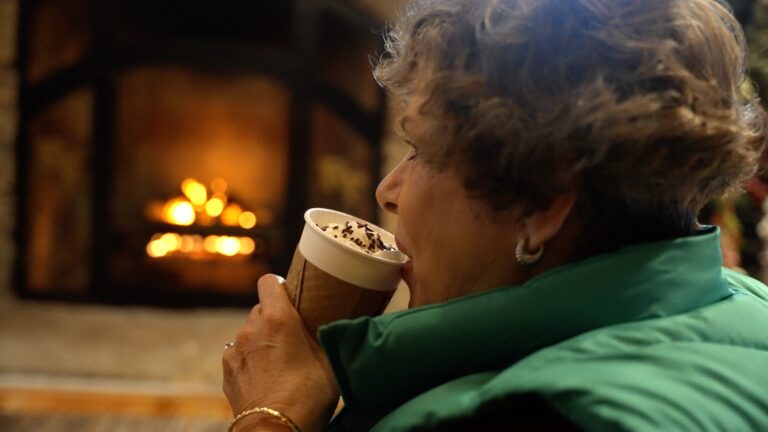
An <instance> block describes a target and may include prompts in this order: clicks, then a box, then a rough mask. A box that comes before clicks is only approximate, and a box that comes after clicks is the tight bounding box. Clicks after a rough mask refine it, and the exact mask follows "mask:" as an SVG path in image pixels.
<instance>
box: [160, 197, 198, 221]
mask: <svg viewBox="0 0 768 432" xmlns="http://www.w3.org/2000/svg"><path fill="white" fill-rule="evenodd" d="M163 219H164V220H165V221H166V222H168V223H169V224H173V225H181V226H189V225H192V224H193V223H195V209H194V207H192V203H190V202H189V201H186V200H184V199H183V198H176V199H173V200H170V201H168V203H167V204H166V205H165V208H164V210H163Z"/></svg>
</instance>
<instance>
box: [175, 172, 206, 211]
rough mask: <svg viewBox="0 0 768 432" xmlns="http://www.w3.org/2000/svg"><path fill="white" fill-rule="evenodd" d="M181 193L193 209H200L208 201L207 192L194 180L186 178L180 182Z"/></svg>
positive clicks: (203, 186)
mask: <svg viewBox="0 0 768 432" xmlns="http://www.w3.org/2000/svg"><path fill="white" fill-rule="evenodd" d="M181 191H182V192H183V193H184V195H186V196H187V198H189V201H190V202H191V203H192V204H193V205H194V206H195V207H198V208H199V207H202V206H203V205H204V204H205V202H206V201H207V200H208V190H207V189H206V188H205V185H204V184H202V183H200V182H198V181H197V180H195V179H191V178H188V179H185V180H184V181H183V182H181Z"/></svg>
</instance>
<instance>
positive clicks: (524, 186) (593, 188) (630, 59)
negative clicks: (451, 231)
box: [375, 0, 766, 231]
mask: <svg viewBox="0 0 768 432" xmlns="http://www.w3.org/2000/svg"><path fill="white" fill-rule="evenodd" d="M386 46H387V52H386V53H385V54H384V55H383V56H382V58H381V59H380V61H379V62H378V63H377V65H376V68H375V76H376V78H377V80H378V81H379V82H380V83H381V84H382V85H383V86H384V87H385V88H386V89H387V90H389V91H390V92H392V93H395V94H397V95H399V96H401V97H403V98H404V99H408V98H409V97H411V96H413V95H415V94H416V93H418V94H420V95H422V96H424V97H425V102H424V103H423V104H422V105H421V108H420V113H421V114H423V116H424V118H426V119H427V120H428V129H429V133H428V135H429V136H430V137H431V139H434V141H435V142H440V143H441V144H440V145H439V146H438V148H437V150H436V151H435V152H433V153H432V154H430V155H429V160H430V162H431V163H433V164H434V165H435V166H438V167H445V166H450V167H452V168H456V169H458V170H459V172H460V173H461V174H462V176H463V178H464V179H465V186H466V189H467V190H468V191H470V192H471V193H472V194H474V195H475V196H476V197H478V198H480V199H482V200H484V201H485V202H487V203H488V205H489V206H490V207H491V208H492V209H494V210H497V211H498V210H506V209H512V208H521V209H523V211H529V210H533V209H536V208H540V207H542V206H544V205H546V204H548V203H549V202H551V200H552V199H553V198H554V197H555V196H557V195H558V194H560V193H562V192H564V191H569V190H570V191H572V190H574V189H575V190H576V191H577V192H578V194H579V197H580V200H579V202H580V203H581V206H582V207H583V208H585V209H586V208H588V209H591V211H592V212H593V214H594V215H603V216H604V217H612V216H617V215H620V216H623V215H625V214H630V215H640V214H642V215H646V216H649V217H650V218H651V219H654V218H655V219H657V220H661V221H660V222H661V223H672V224H673V225H674V226H675V227H676V228H674V229H676V230H678V231H679V230H685V231H690V230H691V229H692V226H693V225H695V217H696V214H697V213H698V211H699V210H700V209H701V207H702V206H703V205H704V204H705V203H706V202H707V201H709V200H711V199H712V198H715V197H718V196H721V195H723V194H725V193H727V192H729V191H731V190H733V189H734V188H738V187H739V184H740V183H741V182H742V181H743V180H745V179H746V178H748V177H750V176H751V175H753V174H754V173H755V171H756V169H757V165H758V161H759V159H760V156H761V154H762V152H763V150H764V146H765V142H766V138H765V133H764V123H765V113H764V111H763V110H762V108H761V107H760V105H759V101H758V100H757V97H756V95H754V94H747V93H746V92H744V91H743V89H744V88H745V86H743V85H742V84H744V82H745V79H746V72H745V71H746V68H747V58H746V56H747V54H746V42H745V38H744V35H743V32H742V29H741V27H740V26H739V24H738V22H737V21H736V20H735V19H734V18H733V16H732V15H731V13H730V11H729V9H728V8H727V7H726V6H724V5H723V4H721V3H719V2H718V1H716V0H643V1H637V0H432V1H420V2H417V3H413V4H412V5H411V7H410V8H409V9H408V10H407V11H406V14H405V16H404V17H403V18H402V19H401V21H400V22H399V23H398V24H397V26H396V27H394V28H393V29H391V31H390V32H389V35H388V37H387V44H386ZM438 138H439V139H438ZM639 219H642V218H639ZM646 219H647V218H646ZM662 219H663V220H662Z"/></svg>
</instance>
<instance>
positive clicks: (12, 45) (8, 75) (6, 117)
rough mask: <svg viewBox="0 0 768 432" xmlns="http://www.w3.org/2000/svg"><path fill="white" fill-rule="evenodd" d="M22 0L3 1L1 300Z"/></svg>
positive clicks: (8, 246) (10, 256)
mask: <svg viewBox="0 0 768 432" xmlns="http://www.w3.org/2000/svg"><path fill="white" fill-rule="evenodd" d="M18 7H19V0H0V299H2V298H7V297H9V296H10V294H11V275H12V274H13V261H14V252H15V251H14V243H13V229H14V221H13V219H14V215H15V206H14V202H15V201H14V187H15V186H14V185H15V180H14V179H15V176H16V163H15V162H16V157H15V152H14V146H15V139H16V123H17V103H16V98H17V95H18V91H17V89H18V85H17V82H18V75H17V73H16V69H15V59H16V23H17V17H18Z"/></svg>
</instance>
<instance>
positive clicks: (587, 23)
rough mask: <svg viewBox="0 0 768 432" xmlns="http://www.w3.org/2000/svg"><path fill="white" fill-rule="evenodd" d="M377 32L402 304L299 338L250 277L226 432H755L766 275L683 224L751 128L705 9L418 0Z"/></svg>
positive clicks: (743, 149)
mask: <svg viewBox="0 0 768 432" xmlns="http://www.w3.org/2000/svg"><path fill="white" fill-rule="evenodd" d="M388 42H389V43H388V45H387V46H388V55H387V56H385V57H384V58H383V59H382V60H381V61H380V63H379V64H378V65H377V68H376V76H377V78H378V79H379V81H380V82H381V83H382V84H383V85H384V86H385V87H386V88H387V89H388V90H389V91H390V92H391V93H393V94H395V95H397V96H399V97H401V98H402V99H403V100H404V101H405V109H404V112H403V115H402V117H401V121H400V122H399V126H400V129H401V131H402V134H403V136H404V140H405V141H406V142H407V143H408V144H409V146H410V151H409V152H408V154H407V156H405V158H404V159H403V161H402V162H400V164H399V165H398V166H397V167H396V168H394V170H393V171H392V172H391V173H390V174H389V175H388V176H387V177H386V178H385V179H384V180H383V181H382V182H381V184H380V185H379V188H378V190H377V193H376V197H377V199H378V201H379V204H380V205H381V206H382V207H383V208H384V209H385V210H387V211H389V212H392V213H395V214H397V215H398V225H397V230H396V237H397V243H398V245H399V247H400V249H401V250H402V251H403V252H405V253H406V254H407V255H408V256H409V257H410V258H411V260H410V261H409V262H408V263H407V264H406V265H405V266H404V268H403V278H404V280H405V282H406V283H407V284H408V287H409V289H410V293H411V303H410V306H411V307H410V309H409V310H407V311H403V312H400V313H395V314H389V315H385V316H381V317H378V318H366V319H358V320H354V321H340V322H336V323H332V324H330V325H327V326H325V327H324V328H322V329H321V330H320V333H319V339H320V343H321V345H322V347H321V346H319V345H318V344H316V343H315V342H314V341H313V339H312V338H311V337H310V336H309V335H308V334H307V333H306V331H305V329H304V328H303V326H302V322H301V320H300V317H299V316H298V315H297V313H296V311H295V310H294V309H293V308H292V307H291V304H290V302H289V300H288V298H287V296H286V294H285V292H284V290H283V288H282V286H281V285H280V280H279V279H278V278H276V277H274V276H267V277H264V278H262V279H261V280H260V281H259V296H260V298H261V303H260V305H258V306H256V307H255V308H254V309H253V310H252V312H251V314H250V318H249V320H248V322H247V324H245V326H244V327H243V328H242V329H241V330H240V332H239V334H238V335H237V340H236V343H235V346H234V348H231V349H228V350H226V351H225V353H224V371H225V377H224V378H225V380H224V390H225V393H226V395H227V397H228V398H229V401H230V403H231V406H232V409H233V412H234V413H235V415H238V414H239V416H238V419H237V421H236V422H235V424H234V425H233V428H232V429H233V430H236V431H238V432H245V431H271V430H274V431H283V430H285V431H288V430H294V431H295V430H302V431H304V432H309V431H320V430H339V431H364V430H376V431H410V430H473V431H476V430H509V429H515V430H590V431H592V430H595V431H620V430H627V431H642V430H654V431H661V430H663V431H671V430H675V431H683V430H686V431H687V430H690V431H710V430H712V431H714V430H718V431H720V430H722V431H756V430H768V290H767V289H766V287H765V286H764V285H762V284H761V283H759V282H757V281H755V280H752V279H750V278H748V277H745V276H741V275H738V274H735V273H733V272H730V271H728V270H725V269H723V268H722V267H721V253H720V249H719V242H718V235H719V234H718V230H717V229H716V228H714V227H706V226H700V225H698V224H697V221H696V217H697V213H698V211H699V209H700V208H701V207H702V206H703V205H704V204H705V203H706V202H707V201H708V200H711V199H713V198H715V197H719V196H721V195H723V194H724V193H726V192H728V191H730V190H732V189H735V188H738V185H739V184H740V182H742V181H743V180H744V179H746V178H748V177H749V176H751V175H752V174H753V173H755V171H756V165H757V161H758V159H759V158H760V155H761V153H762V151H763V147H764V142H765V136H764V133H763V124H764V121H765V120H764V113H763V111H762V110H761V108H760V107H759V105H758V104H757V101H756V100H755V97H754V96H752V95H751V94H747V93H746V92H745V91H743V88H745V86H743V83H744V78H745V77H744V71H745V67H746V61H745V42H744V36H743V34H742V31H741V29H740V27H739V25H738V24H737V22H736V21H735V20H734V18H733V17H732V16H731V14H730V13H729V10H728V8H727V7H726V6H725V5H724V4H722V3H721V2H719V1H716V0H643V1H625V0H438V1H427V2H419V3H418V4H417V5H415V6H414V7H412V8H411V9H409V10H408V13H407V14H406V15H405V17H404V18H403V20H402V22H400V24H399V26H398V27H396V28H395V29H394V30H393V32H392V34H391V36H390V38H389V39H388ZM339 395H341V396H342V398H343V400H344V402H345V407H344V408H343V409H342V410H341V412H340V413H338V414H337V415H336V416H335V417H334V418H333V419H332V420H331V416H332V414H333V412H334V408H335V407H336V402H337V400H338V396H339ZM329 421H330V424H329Z"/></svg>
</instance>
